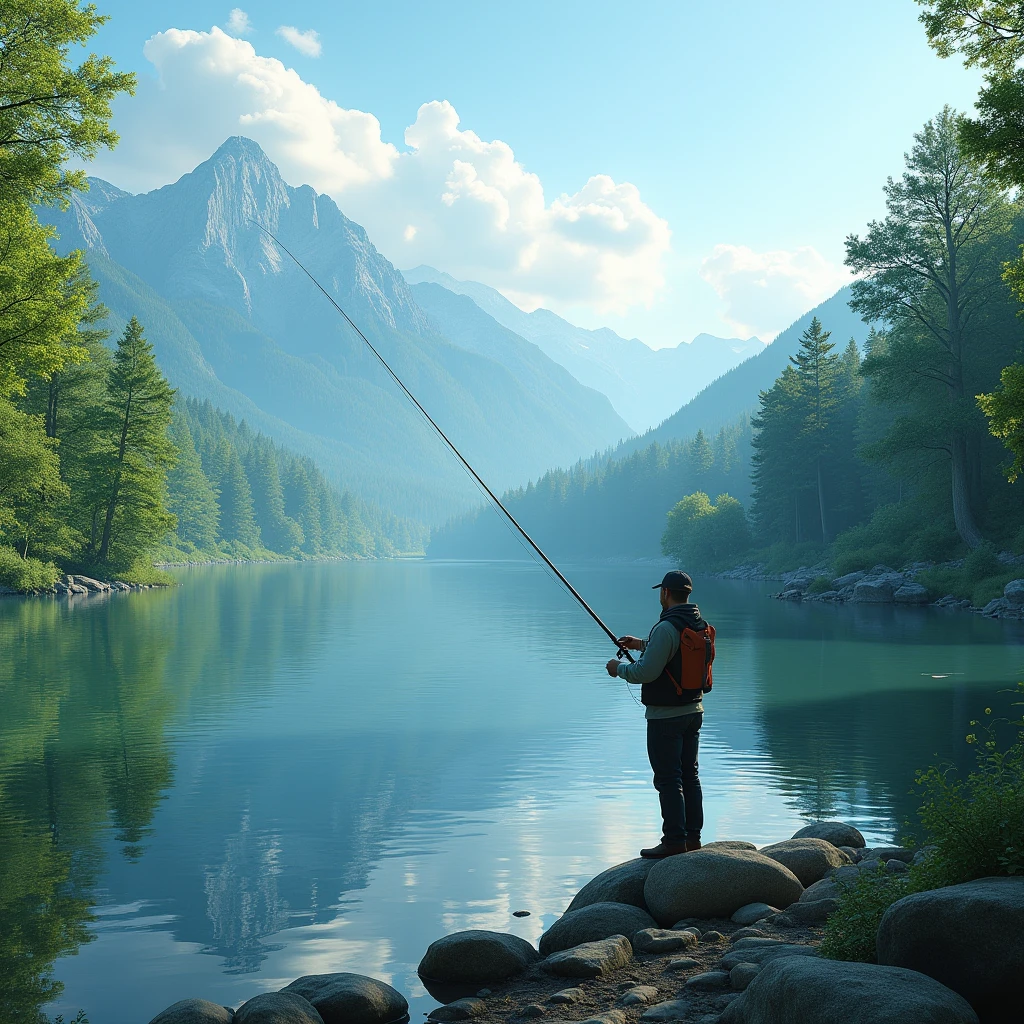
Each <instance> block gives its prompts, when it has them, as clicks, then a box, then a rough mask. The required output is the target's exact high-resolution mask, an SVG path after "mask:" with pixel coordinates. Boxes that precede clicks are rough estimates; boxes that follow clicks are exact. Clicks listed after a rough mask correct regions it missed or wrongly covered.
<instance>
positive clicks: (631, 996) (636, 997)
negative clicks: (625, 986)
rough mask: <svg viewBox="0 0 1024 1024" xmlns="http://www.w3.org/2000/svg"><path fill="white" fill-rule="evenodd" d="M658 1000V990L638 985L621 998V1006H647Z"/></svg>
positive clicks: (650, 986) (649, 986) (624, 993)
mask: <svg viewBox="0 0 1024 1024" xmlns="http://www.w3.org/2000/svg"><path fill="white" fill-rule="evenodd" d="M657 998H658V990H657V989H656V988H655V987H654V986H653V985H637V986H636V987H635V988H631V989H629V990H628V991H626V992H623V994H622V995H621V997H620V998H619V1005H620V1006H646V1005H647V1004H648V1003H653V1002H654V1000H655V999H657Z"/></svg>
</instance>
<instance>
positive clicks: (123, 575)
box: [111, 559, 177, 587]
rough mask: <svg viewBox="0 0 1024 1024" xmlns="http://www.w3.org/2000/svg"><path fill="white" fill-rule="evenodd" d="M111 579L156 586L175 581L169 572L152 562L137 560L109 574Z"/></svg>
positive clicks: (171, 584) (164, 585) (170, 583)
mask: <svg viewBox="0 0 1024 1024" xmlns="http://www.w3.org/2000/svg"><path fill="white" fill-rule="evenodd" d="M111 575H112V577H113V579H115V580H121V581H122V582H123V583H142V584H149V585H151V586H157V587H169V586H173V585H174V584H175V583H177V580H176V579H175V578H174V576H172V575H171V573H169V572H167V571H165V570H164V569H158V568H157V567H156V566H155V565H153V564H152V562H148V561H143V560H141V559H140V560H139V561H136V562H133V563H132V564H131V565H129V566H127V567H125V568H123V569H118V570H116V571H115V572H114V573H112V574H111Z"/></svg>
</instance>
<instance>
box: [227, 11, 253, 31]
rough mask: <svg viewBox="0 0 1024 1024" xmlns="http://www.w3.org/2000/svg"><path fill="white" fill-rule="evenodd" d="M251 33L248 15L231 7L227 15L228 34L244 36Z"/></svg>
mask: <svg viewBox="0 0 1024 1024" xmlns="http://www.w3.org/2000/svg"><path fill="white" fill-rule="evenodd" d="M251 31H252V22H251V21H249V15H248V14H246V13H245V11H243V10H242V8H241V7H233V8H232V9H231V14H229V15H228V32H230V33H231V34H232V35H233V36H244V35H246V34H247V33H249V32H251Z"/></svg>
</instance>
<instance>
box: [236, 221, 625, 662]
mask: <svg viewBox="0 0 1024 1024" xmlns="http://www.w3.org/2000/svg"><path fill="white" fill-rule="evenodd" d="M252 223H253V224H255V225H256V227H258V228H259V229H260V231H262V232H264V234H266V235H267V236H268V237H269V238H271V239H272V240H273V242H274V244H275V245H277V246H278V247H279V248H280V249H281V250H282V251H283V252H284V253H285V254H286V255H287V256H288V257H289V258H290V259H291V261H292V262H293V263H294V264H295V265H296V266H297V267H298V268H299V270H301V271H302V272H303V273H304V274H305V275H306V277H308V278H309V279H310V281H312V282H313V284H315V285H316V286H317V288H318V289H319V290H320V291H321V292H322V293H323V295H324V297H325V298H326V299H327V301H328V302H329V303H330V304H331V305H332V306H333V307H334V308H335V309H336V310H337V311H338V312H339V313H340V314H341V315H342V316H343V317H344V318H345V321H346V323H347V324H348V325H349V327H351V328H352V330H353V331H355V332H356V334H358V335H359V337H360V338H361V339H362V341H363V344H364V345H366V347H367V348H368V349H369V350H370V351H371V352H372V353H373V354H374V355H375V356H376V357H377V358H378V359H379V360H380V364H381V366H383V367H384V369H385V370H387V371H388V373H389V374H390V375H391V379H392V380H393V381H394V382H395V383H396V384H397V385H398V386H399V387H400V388H401V389H402V390H403V391H404V392H405V395H406V397H407V398H408V399H409V401H410V402H412V403H413V405H415V406H416V408H417V409H419V411H420V412H421V413H422V414H423V416H424V418H425V419H426V421H427V422H428V423H429V424H430V425H431V426H432V427H433V428H434V430H436V431H437V433H438V436H439V437H440V438H441V440H442V441H444V443H445V444H446V445H447V446H448V447H449V448H450V449H451V451H452V453H453V454H454V455H455V457H456V458H457V459H458V460H459V462H461V463H462V465H463V466H464V467H465V468H466V469H467V470H468V471H469V473H470V474H471V475H472V477H473V479H474V480H475V481H476V482H477V483H478V484H479V485H480V487H482V488H483V490H484V491H485V493H486V494H487V497H488V498H490V499H491V501H492V502H494V504H495V506H496V507H497V508H499V509H500V510H501V511H502V512H503V513H504V514H505V516H506V518H507V519H508V521H509V522H510V523H511V524H512V525H513V526H514V527H515V528H516V529H517V530H518V531H519V533H521V534H522V536H523V537H524V538H525V540H526V541H527V543H528V544H529V545H530V547H532V548H533V550H534V551H536V552H537V554H538V555H540V557H541V558H542V559H543V560H544V564H545V565H546V566H547V567H548V568H549V569H550V570H551V571H552V572H553V573H554V574H555V575H556V576H557V577H558V579H559V580H560V581H561V582H562V584H563V585H564V586H565V588H566V590H568V591H569V593H570V594H572V596H573V597H574V598H576V600H577V601H579V603H580V605H581V606H582V607H583V610H584V611H585V612H586V613H587V614H588V615H589V616H590V617H591V618H592V619H593V620H594V621H595V622H596V623H597V624H598V625H599V626H600V627H601V629H602V630H603V631H604V633H605V635H606V636H607V637H608V639H609V640H611V642H612V643H613V644H615V646H616V648H617V649H618V656H619V657H620V658H623V657H624V658H625V659H626V660H627V661H630V662H631V661H633V658H632V656H631V655H630V653H629V651H627V650H626V649H625V648H624V647H623V646H621V644H619V638H618V637H617V636H616V635H615V634H614V633H613V632H612V631H611V630H610V629H609V628H608V626H607V625H606V624H605V622H604V620H603V619H602V618H601V616H600V615H598V614H597V612H595V611H594V609H593V608H591V607H590V605H589V604H587V601H586V599H585V598H584V597H583V595H582V594H581V593H580V592H579V591H578V590H577V589H576V588H575V587H574V586H573V585H572V584H571V583H570V582H569V581H568V580H567V579H566V578H565V576H563V575H562V572H561V570H560V569H559V568H558V566H557V565H555V563H554V562H552V561H551V559H550V558H548V556H547V555H546V554H544V552H543V551H542V550H541V547H540V545H539V544H538V543H537V542H536V541H535V540H534V539H533V538H532V537H531V536H530V535H529V534H528V533H527V532H526V530H524V529H523V527H522V526H520V525H519V522H518V521H517V520H516V517H515V516H514V515H512V513H511V512H509V510H508V509H507V508H505V506H504V505H503V504H502V503H501V500H500V499H499V498H498V496H497V495H496V494H495V493H494V491H492V490H491V489H490V487H488V486H487V484H486V483H485V482H484V480H483V478H482V477H481V476H480V474H479V473H477V471H476V470H475V469H474V468H473V467H472V466H471V465H470V464H469V462H468V461H467V459H466V457H465V456H464V455H463V454H462V452H460V451H459V449H458V448H456V447H455V444H454V442H452V440H451V439H450V438H449V437H448V435H447V434H446V433H445V432H444V431H443V430H442V429H441V428H440V427H439V426H438V425H437V423H436V422H434V418H433V417H432V416H431V415H430V413H429V412H427V410H426V409H424V408H423V406H422V405H420V402H419V399H418V398H417V397H416V396H415V395H414V394H413V393H412V392H411V391H410V390H409V389H408V388H407V387H406V386H405V384H403V383H402V379H401V378H400V377H399V376H398V374H397V373H395V371H394V370H392V369H391V367H390V366H389V365H388V361H387V360H386V359H385V358H384V357H383V356H382V355H381V354H380V353H379V352H378V351H377V350H376V349H375V348H374V347H373V345H372V344H371V342H370V339H369V338H367V337H366V335H365V334H363V332H362V331H361V330H359V328H358V326H357V325H356V324H355V322H354V321H353V320H352V318H351V317H350V316H349V315H348V313H346V312H345V310H343V309H342V308H341V306H340V305H338V303H337V302H336V301H335V300H334V296H333V295H331V293H330V292H329V291H328V290H327V289H326V288H325V287H324V286H323V285H322V284H321V283H320V282H319V281H318V280H317V279H316V278H315V277H314V276H313V275H312V274H311V273H310V272H309V271H308V270H307V269H306V268H305V267H304V266H303V265H302V263H301V262H300V261H299V258H298V257H297V256H296V255H295V253H293V252H292V251H291V250H290V249H289V248H288V247H287V246H286V245H285V244H284V243H283V242H282V241H281V240H280V239H279V238H278V237H277V236H276V235H275V234H274V233H273V231H271V230H270V228H267V227H264V226H263V225H262V224H260V223H259V221H256V220H253V222H252Z"/></svg>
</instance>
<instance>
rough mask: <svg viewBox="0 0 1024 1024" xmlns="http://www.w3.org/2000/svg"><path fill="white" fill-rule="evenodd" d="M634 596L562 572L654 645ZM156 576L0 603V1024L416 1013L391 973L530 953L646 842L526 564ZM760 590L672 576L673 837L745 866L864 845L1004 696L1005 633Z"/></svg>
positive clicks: (634, 789) (607, 695)
mask: <svg viewBox="0 0 1024 1024" xmlns="http://www.w3.org/2000/svg"><path fill="white" fill-rule="evenodd" d="M660 574H661V570H660V569H651V568H649V567H648V568H640V567H636V566H627V567H621V566H620V567H609V566H601V567H593V566H590V567H581V566H576V567H571V575H572V578H573V579H574V581H575V582H576V583H577V585H578V586H579V587H580V589H581V590H583V591H584V593H586V594H587V595H588V596H589V597H591V599H592V600H593V601H594V603H595V604H596V605H597V606H598V607H599V608H600V609H601V611H602V612H603V613H604V614H605V616H606V617H607V619H608V620H609V622H610V623H612V624H613V627H614V628H620V629H622V630H623V631H629V632H633V633H642V632H646V630H647V629H648V628H649V626H650V624H651V622H652V621H653V620H654V618H655V617H656V612H657V611H658V609H657V601H656V595H654V594H653V593H652V591H651V590H650V589H649V587H650V584H651V583H652V582H654V579H656V578H658V577H659V576H660ZM651 577H653V578H651ZM181 578H182V582H183V585H182V586H181V587H179V588H176V589H174V590H171V591H165V592H161V591H150V592H145V593H142V594H132V595H116V596H114V597H111V598H110V599H108V600H103V599H93V600H89V601H85V602H79V603H76V604H74V605H72V606H70V607H69V606H68V605H67V604H66V603H57V602H53V601H47V600H30V601H21V600H7V601H2V602H0V638H2V641H0V642H2V645H3V647H2V649H3V655H4V656H3V658H2V661H0V958H2V960H3V962H2V963H0V1018H2V1019H3V1020H4V1021H5V1024H7V1022H10V1024H15V1022H20V1021H28V1020H32V1021H35V1019H36V1018H35V1016H34V1014H35V1012H36V1011H37V1010H38V1008H39V1007H40V1006H43V1007H44V1010H45V1012H46V1013H48V1014H50V1015H51V1016H52V1015H53V1014H55V1013H58V1012H60V1013H63V1014H64V1015H65V1016H66V1017H67V1016H70V1017H74V1015H75V1013H76V1012H77V1011H78V1009H79V1008H84V1009H85V1010H86V1012H87V1013H88V1015H89V1016H90V1018H91V1020H92V1022H93V1024H144V1022H145V1021H147V1020H149V1019H150V1018H151V1017H152V1016H153V1015H155V1014H156V1013H157V1012H158V1011H159V1010H160V1009H162V1008H163V1007H164V1006H166V1005H168V1004H169V1003H172V1002H174V1001H176V1000H177V999H180V998H183V997H185V996H190V995H196V996H204V997H206V998H208V999H212V1000H215V1001H217V1002H221V1003H225V1004H237V1003H239V1002H240V1001H242V1000H244V999H246V998H248V997H250V996H252V995H254V994H256V993H257V992H260V991H263V990H267V989H275V988H278V987H280V986H281V985H283V984H285V983H287V982H288V981H291V980H292V979H294V978H295V977H297V976H299V975H302V974H308V973H315V972H324V971H335V970H349V971H356V972H361V973H367V974H372V975H374V976H376V977H378V978H382V979H384V980H387V981H390V982H391V983H392V984H394V985H395V986H397V987H398V988H400V989H401V990H402V991H403V992H405V993H406V994H407V995H408V996H409V997H410V999H411V1001H412V1002H413V1006H412V1011H413V1015H414V1019H416V1017H417V1016H418V1015H419V1014H420V1013H421V1012H422V1011H423V1010H424V1009H427V1008H429V1007H430V1006H432V1005H434V1004H433V1002H432V1001H431V1000H430V999H429V997H428V996H426V995H425V993H424V992H423V990H422V988H421V987H420V985H419V982H418V981H417V979H416V975H415V968H416V964H417V962H418V961H419V958H420V956H421V955H422V953H423V951H424V949H425V948H426V946H427V945H428V944H429V943H430V942H431V941H432V940H433V939H434V938H437V937H438V936H439V935H441V934H443V933H445V932H447V931H451V930H455V929H459V928H471V927H476V928H494V929H499V930H512V931H515V932H518V933H519V934H521V935H523V936H525V937H527V938H529V939H533V940H535V939H536V938H537V937H538V936H539V934H540V932H541V931H542V930H543V928H544V927H545V926H546V924H549V923H550V922H551V921H552V920H553V918H554V917H555V916H556V915H557V914H558V913H559V912H560V911H561V910H562V909H563V908H564V907H565V905H566V903H567V902H568V900H569V899H570V897H571V896H572V894H573V893H574V892H575V891H576V890H577V889H578V888H579V887H580V885H582V884H583V883H584V882H585V881H586V880H587V879H588V878H590V877H591V876H593V875H594V874H596V873H597V872H598V871H600V870H602V869H603V868H605V867H607V866H609V865H611V864H614V863H616V862H618V861H621V860H625V859H627V858H629V857H633V856H635V855H636V851H637V849H638V848H639V847H640V845H642V844H644V843H647V842H650V841H653V840H656V839H657V838H658V831H659V830H658V824H659V822H658V818H657V802H656V799H655V797H654V794H653V790H652V788H651V786H650V782H649V768H648V766H647V763H646V757H645V751H644V723H643V716H642V710H641V709H640V708H638V707H637V706H636V705H635V704H634V703H633V701H632V699H631V698H630V696H629V694H628V692H627V691H626V688H625V686H624V684H622V683H621V682H616V681H614V680H611V679H609V678H608V677H607V675H605V673H604V670H603V664H604V662H605V661H606V660H607V658H608V657H609V654H610V651H609V647H608V645H607V644H606V643H604V642H603V641H602V638H601V635H600V634H599V633H598V632H597V631H596V629H595V628H594V627H593V625H592V624H591V623H590V622H589V620H588V619H586V618H585V617H584V616H583V615H582V613H581V612H580V611H579V609H578V608H576V607H575V606H574V605H572V604H571V603H569V601H568V600H567V599H566V598H565V597H564V596H563V595H562V593H561V592H560V591H559V590H557V589H556V588H555V587H554V586H552V584H551V582H550V581H549V580H548V578H547V577H546V576H545V575H544V574H543V573H542V572H540V571H539V570H538V569H536V568H534V567H532V566H527V565H516V564H499V565H486V564H473V565H466V564H428V563H424V562H389V563H377V564H332V565H282V566H254V567H225V568H217V569H204V570H195V571H191V572H187V573H184V574H182V577H181ZM769 589H770V587H769V586H761V585H757V584H743V583H728V582H721V581H699V590H698V593H697V595H696V596H697V598H698V600H699V603H700V605H701V607H702V609H703V611H704V613H705V615H706V616H707V617H708V618H709V619H711V620H712V621H713V622H714V623H715V625H716V626H717V627H718V631H719V644H718V649H719V657H718V661H716V664H715V680H716V682H715V690H714V693H713V694H712V695H711V697H710V698H709V700H708V709H709V713H708V714H707V715H706V716H705V728H704V732H703V745H702V756H701V765H702V777H703V782H704V792H705V799H706V806H707V819H708V820H707V827H706V832H705V836H706V838H707V839H714V838H743V839H750V840H753V841H754V842H758V843H764V842H769V841H773V840H778V839H782V838H787V837H788V836H789V835H790V834H791V833H792V832H793V831H794V830H795V829H796V828H797V827H799V825H800V824H801V823H802V821H803V820H804V819H806V818H812V817H817V816H822V815H828V816H832V815H837V816H839V817H841V818H844V819H848V820H852V821H854V822H856V823H857V824H858V825H859V826H860V828H861V829H862V831H864V832H865V833H866V834H867V835H868V836H869V837H871V838H872V839H883V838H886V839H887V838H891V837H892V836H893V835H894V832H895V830H896V829H897V827H898V825H899V823H900V822H901V821H903V820H904V819H905V818H907V817H908V816H909V815H910V814H911V813H912V810H913V806H914V805H913V800H912V798H911V797H909V796H908V793H907V791H908V790H909V788H910V782H911V779H912V776H913V770H914V769H915V768H916V767H918V766H922V765H924V764H926V763H928V762H930V761H932V760H934V759H935V757H936V755H937V756H940V757H951V758H956V759H959V760H961V761H963V760H964V758H965V756H966V751H967V748H966V747H965V745H964V744H963V742H962V737H963V735H964V733H965V732H966V723H967V721H968V719H969V718H971V717H972V716H974V715H976V714H978V713H979V711H980V710H981V709H982V708H984V707H985V706H986V705H990V704H993V703H994V702H996V701H998V700H1000V699H1001V698H999V696H998V691H999V690H1000V689H1001V688H1003V687H1005V686H1006V685H1007V684H1012V683H1013V682H1015V681H1016V679H1017V678H1018V676H1019V675H1020V674H1021V673H1022V670H1024V664H1022V663H1024V649H1022V647H1021V641H1022V639H1024V633H1022V631H1021V627H1020V626H1019V625H1010V624H1007V623H997V622H990V621H987V620H982V619H980V618H978V617H973V616H967V615H963V614H958V613H949V612H942V611H938V610H931V609H929V610H916V609H904V610H896V609H890V608H866V607H860V608H856V607H848V608H831V607H824V606H806V607H804V606H798V605H797V606H794V605H790V604H783V603H780V602H774V601H769V600H766V598H765V595H766V593H767V592H768V590H769ZM515 910H528V911H530V914H531V916H529V917H526V918H514V917H512V916H511V915H512V912H513V911H515ZM72 953H74V954H75V955H71V954H72ZM49 979H53V980H56V981H57V982H59V983H61V984H62V985H63V991H62V992H59V993H55V992H53V990H52V989H50V988H49V987H48V984H49Z"/></svg>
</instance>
